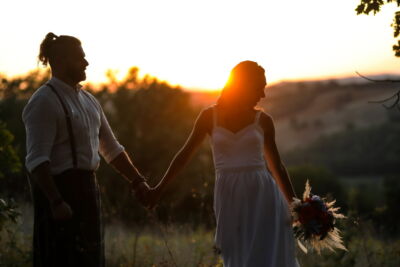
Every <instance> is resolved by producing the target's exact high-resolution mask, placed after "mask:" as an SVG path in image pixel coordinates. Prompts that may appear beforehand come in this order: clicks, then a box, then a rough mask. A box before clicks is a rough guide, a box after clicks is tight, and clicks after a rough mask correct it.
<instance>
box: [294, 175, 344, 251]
mask: <svg viewBox="0 0 400 267" xmlns="http://www.w3.org/2000/svg"><path fill="white" fill-rule="evenodd" d="M334 204H335V201H331V202H326V201H325V199H323V198H321V197H319V196H317V195H313V194H311V187H310V184H309V182H308V180H307V182H306V188H305V190H304V194H303V199H301V200H300V199H298V198H294V199H293V202H292V205H291V212H292V216H293V231H294V235H295V237H296V238H297V241H298V244H299V247H300V248H301V249H302V250H303V251H304V252H305V253H307V248H310V249H314V250H316V251H317V252H318V253H320V252H321V250H322V249H329V250H331V251H333V250H334V249H335V248H337V249H343V250H346V251H347V249H346V248H345V246H344V245H343V241H342V238H341V236H340V231H339V229H337V228H336V219H343V218H346V217H345V216H344V215H343V214H340V213H338V210H339V209H340V208H339V207H334V206H333V205H334ZM303 243H304V244H305V245H303Z"/></svg>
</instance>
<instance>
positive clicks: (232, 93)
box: [217, 60, 265, 106]
mask: <svg viewBox="0 0 400 267" xmlns="http://www.w3.org/2000/svg"><path fill="white" fill-rule="evenodd" d="M261 82H265V70H264V68H263V67H261V66H260V65H258V64H257V62H254V61H249V60H247V61H242V62H240V63H239V64H237V65H236V66H235V67H234V68H233V69H232V70H231V73H230V75H229V79H228V81H227V83H226V84H225V87H224V89H223V90H222V92H221V96H220V97H219V99H218V101H217V105H219V106H238V104H239V103H240V100H241V99H242V98H243V96H244V95H245V94H246V93H249V92H247V90H246V89H247V88H248V87H249V85H250V84H254V83H261Z"/></svg>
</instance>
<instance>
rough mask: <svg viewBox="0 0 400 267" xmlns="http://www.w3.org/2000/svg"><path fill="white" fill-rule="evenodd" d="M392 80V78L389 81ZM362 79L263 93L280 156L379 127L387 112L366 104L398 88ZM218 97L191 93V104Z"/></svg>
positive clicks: (204, 103) (287, 86)
mask: <svg viewBox="0 0 400 267" xmlns="http://www.w3.org/2000/svg"><path fill="white" fill-rule="evenodd" d="M391 78H393V77H391ZM360 80H361V81H364V80H362V79H360V78H359V79H358V80H357V79H351V78H347V79H342V80H325V81H302V82H281V83H278V84H275V85H272V86H268V87H267V89H266V97H265V98H264V99H262V100H261V101H260V103H259V105H260V106H261V107H262V108H263V109H264V110H265V111H266V112H267V113H269V114H271V115H272V116H273V118H274V120H275V126H276V133H277V143H278V147H279V148H280V150H281V151H282V152H287V151H290V150H293V149H295V148H300V147H305V146H307V145H309V144H311V143H313V142H314V141H316V140H317V139H318V138H319V137H321V136H329V135H332V134H334V133H338V132H341V131H344V130H349V129H359V128H366V127H370V126H374V125H379V124H382V123H384V122H386V121H387V120H388V116H387V110H386V109H385V108H384V107H382V105H380V104H374V103H370V101H377V100H382V99H386V98H388V97H390V96H392V95H393V94H394V93H395V92H396V91H397V90H398V89H399V87H400V86H395V85H394V84H390V83H379V84H378V83H372V82H360ZM218 95H219V94H218V93H215V92H213V93H207V92H193V93H191V99H192V103H193V104H195V105H197V106H207V105H210V104H212V103H215V101H216V99H217V98H218Z"/></svg>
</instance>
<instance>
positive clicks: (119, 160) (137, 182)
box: [110, 151, 149, 193]
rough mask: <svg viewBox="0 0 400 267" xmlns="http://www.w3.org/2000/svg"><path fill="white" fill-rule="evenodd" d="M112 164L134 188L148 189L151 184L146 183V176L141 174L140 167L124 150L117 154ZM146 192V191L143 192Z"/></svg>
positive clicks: (138, 189) (137, 189)
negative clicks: (138, 167)
mask: <svg viewBox="0 0 400 267" xmlns="http://www.w3.org/2000/svg"><path fill="white" fill-rule="evenodd" d="M110 165H111V166H113V167H114V169H115V170H116V171H117V172H118V173H120V174H121V175H122V177H124V178H125V179H126V180H127V181H128V182H129V183H130V184H131V186H132V189H134V190H135V192H136V191H140V192H142V191H143V190H146V188H147V190H146V192H147V191H148V188H149V186H148V185H147V183H146V179H145V177H144V176H143V175H142V174H140V172H139V171H138V169H137V168H136V167H135V165H133V163H132V161H131V159H130V157H129V156H128V154H127V153H126V152H125V151H123V152H121V153H120V154H119V155H118V156H116V157H115V158H114V159H113V160H112V161H111V162H110ZM142 193H145V192H142Z"/></svg>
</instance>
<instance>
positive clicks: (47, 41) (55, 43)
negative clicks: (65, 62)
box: [38, 32, 81, 66]
mask: <svg viewBox="0 0 400 267" xmlns="http://www.w3.org/2000/svg"><path fill="white" fill-rule="evenodd" d="M80 45H81V41H79V39H77V38H75V37H73V36H68V35H60V36H57V35H55V34H54V33H52V32H49V33H48V34H46V37H45V38H44V39H43V41H42V43H41V44H40V51H39V56H38V58H39V61H40V62H41V63H42V64H43V65H44V66H47V64H48V63H50V65H51V64H52V62H53V61H54V59H55V58H56V57H57V56H63V55H65V54H66V52H67V51H68V50H69V49H70V48H71V47H73V46H80Z"/></svg>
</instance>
